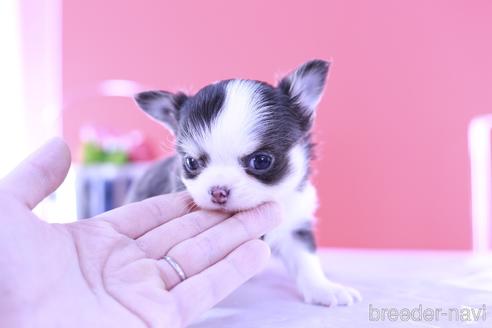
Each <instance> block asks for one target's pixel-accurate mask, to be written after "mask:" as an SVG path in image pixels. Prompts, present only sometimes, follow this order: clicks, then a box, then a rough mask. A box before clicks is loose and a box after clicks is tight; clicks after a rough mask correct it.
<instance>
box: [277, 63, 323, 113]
mask: <svg viewBox="0 0 492 328" xmlns="http://www.w3.org/2000/svg"><path fill="white" fill-rule="evenodd" d="M329 68H330V63H329V62H327V61H324V60H320V59H315V60H311V61H308V62H307V63H304V64H303V65H301V66H300V67H299V68H297V69H296V70H295V71H293V72H291V73H290V74H289V75H287V76H286V77H284V78H283V79H282V80H280V82H279V84H278V88H279V89H280V90H282V92H284V93H285V94H287V95H288V96H289V97H290V98H291V99H292V100H293V101H295V102H296V103H297V104H298V105H300V106H301V109H302V110H303V111H305V114H307V115H312V114H313V113H314V111H315V109H316V106H318V104H319V101H320V100H321V96H322V94H323V90H324V87H325V82H326V76H327V75H328V70H329Z"/></svg>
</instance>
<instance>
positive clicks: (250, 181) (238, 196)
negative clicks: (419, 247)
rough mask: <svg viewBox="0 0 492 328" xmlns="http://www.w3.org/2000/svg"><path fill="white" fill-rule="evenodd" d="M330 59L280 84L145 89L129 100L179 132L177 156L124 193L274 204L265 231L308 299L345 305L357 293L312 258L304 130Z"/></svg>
mask: <svg viewBox="0 0 492 328" xmlns="http://www.w3.org/2000/svg"><path fill="white" fill-rule="evenodd" d="M327 71H328V63H326V62H323V61H319V60H315V61H311V62H308V63H306V64H304V65H303V66H301V67H300V68H299V69H297V70H296V71H294V72H293V73H291V74H290V75H288V76H287V77H285V78H284V79H282V80H281V81H280V83H279V84H278V86H277V87H273V86H271V85H268V84H266V83H264V82H259V81H252V80H227V81H221V82H218V83H215V84H212V85H209V86H207V87H205V88H203V89H202V90H200V91H199V92H198V93H197V94H196V95H194V96H191V97H190V96H186V95H184V94H182V93H178V94H171V93H168V92H163V91H149V92H144V93H141V94H139V95H137V97H136V101H137V103H138V104H139V106H140V107H142V108H143V109H144V110H145V111H146V112H147V113H148V114H149V115H150V116H152V117H153V118H155V119H157V120H159V121H161V122H163V123H164V124H165V125H166V126H167V127H169V128H170V129H171V130H173V132H174V133H175V135H176V143H177V152H178V155H176V156H174V157H172V158H169V159H166V160H164V161H160V162H158V163H156V164H155V165H154V166H153V167H151V168H150V169H149V170H148V171H147V172H146V173H145V174H144V175H143V176H142V178H141V179H140V180H139V181H138V182H137V183H136V184H135V186H134V187H133V189H132V191H131V196H130V198H131V200H132V201H136V200H141V199H145V198H148V197H152V196H156V195H160V194H164V193H168V192H174V191H179V190H183V189H187V190H188V192H189V193H190V194H191V196H192V197H193V199H194V201H195V203H196V204H197V205H198V206H200V207H202V208H206V209H219V210H224V211H231V212H234V211H238V210H244V209H248V208H252V207H255V206H258V205H259V204H261V203H264V202H267V201H275V202H277V203H278V204H280V205H281V206H282V208H283V213H284V221H283V223H282V225H281V226H280V227H278V228H276V229H275V230H274V231H272V232H271V233H269V234H267V235H266V236H265V241H267V242H268V243H269V244H270V245H271V247H272V250H273V252H274V254H277V255H279V256H280V257H281V259H282V260H283V262H284V263H285V265H286V267H287V269H288V271H289V272H290V274H291V275H292V276H293V278H294V279H295V281H296V284H297V286H298V288H299V290H300V291H301V293H302V294H303V296H304V299H305V300H306V301H307V302H310V303H314V304H322V305H334V304H351V303H352V302H353V301H354V300H358V299H360V295H359V294H358V292H357V291H355V290H353V289H351V288H348V287H344V286H341V285H339V284H335V283H333V282H331V281H329V280H328V279H327V278H326V277H325V276H324V274H323V271H322V268H321V265H320V263H319V260H318V258H317V256H316V255H315V242H314V235H313V221H314V212H315V210H316V205H317V199H316V191H315V189H314V187H313V186H312V184H311V182H310V181H309V174H310V159H311V157H312V154H311V152H312V143H311V135H310V130H311V127H312V123H313V119H314V110H315V107H316V106H317V104H318V102H319V100H320V97H321V94H322V91H323V87H324V83H325V79H326V74H327Z"/></svg>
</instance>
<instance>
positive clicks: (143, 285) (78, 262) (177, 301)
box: [0, 139, 280, 327]
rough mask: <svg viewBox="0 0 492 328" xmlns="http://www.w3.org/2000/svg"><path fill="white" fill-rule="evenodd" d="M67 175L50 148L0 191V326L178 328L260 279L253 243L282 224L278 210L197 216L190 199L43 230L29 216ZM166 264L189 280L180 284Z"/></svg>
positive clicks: (66, 162) (260, 255)
mask: <svg viewBox="0 0 492 328" xmlns="http://www.w3.org/2000/svg"><path fill="white" fill-rule="evenodd" d="M69 166H70V154H69V151H68V149H67V147H66V145H65V144H64V143H63V141H61V140H58V139H55V140H53V141H51V142H50V143H48V144H47V145H45V146H44V147H43V148H41V149H40V150H39V151H38V152H36V153H35V154H33V155H31V156H30V157H29V158H28V159H27V160H25V161H24V162H23V163H22V164H21V165H20V166H19V167H17V169H15V170H14V171H13V172H12V173H11V174H9V175H8V176H6V177H5V178H4V179H3V180H2V181H1V182H0V223H1V225H2V227H1V228H0V295H2V297H1V298H0V326H2V327H22V326H27V327H58V326H60V327H79V326H80V327H100V326H101V327H141V326H142V327H145V326H152V327H179V326H184V325H186V324H188V323H190V321H192V320H193V319H194V318H196V317H197V316H198V315H200V314H201V313H203V312H205V311H206V310H207V309H209V308H210V307H212V306H213V305H215V304H216V303H218V302H219V301H220V300H222V299H223V298H224V297H225V296H227V295H228V294H229V293H231V292H232V291H233V290H234V289H236V288H237V287H238V286H239V285H241V284H242V283H243V282H245V281H246V280H248V279H249V278H251V277H252V276H253V275H254V274H256V273H257V272H258V271H260V270H261V269H262V268H263V267H264V265H265V264H266V262H267V259H268V258H269V254H270V252H269V248H268V246H267V245H266V244H265V243H264V242H263V241H261V240H258V239H257V238H258V237H260V236H261V235H263V234H265V233H266V232H268V231H269V230H271V229H272V228H274V227H275V226H276V225H277V224H278V223H279V217H280V215H279V210H278V207H277V206H276V205H274V204H266V205H263V206H260V207H258V208H256V209H253V210H250V211H247V212H242V213H238V214H236V215H233V216H232V217H230V215H228V214H224V213H219V212H210V211H193V212H190V208H191V207H192V203H191V200H190V198H189V196H188V195H187V194H186V193H179V194H171V195H165V196H159V197H155V198H152V199H148V200H145V201H143V202H139V203H134V204H130V205H127V206H124V207H121V208H118V209H115V210H113V211H110V212H107V213H104V214H102V215H100V216H98V217H95V218H91V219H87V220H83V221H78V222H76V223H70V224H48V223H46V222H44V221H41V220H40V219H39V218H38V217H37V216H36V215H34V214H33V213H32V209H33V208H34V207H35V206H36V205H37V204H38V203H39V202H40V201H41V200H42V199H43V198H44V197H46V196H47V195H49V194H50V193H51V192H53V191H54V190H55V189H56V188H57V187H58V186H59V185H60V184H61V182H62V180H63V179H64V177H65V176H66V174H67V171H68V168H69ZM166 254H167V255H169V256H171V257H172V258H173V259H174V260H175V261H176V262H178V263H179V264H180V266H181V267H182V269H183V270H184V272H185V274H186V275H187V277H188V279H186V280H184V281H183V282H180V278H179V276H178V275H177V273H176V272H175V271H174V270H173V268H172V267H171V266H170V265H169V264H168V263H167V262H166V261H164V260H162V257H163V256H164V255H166Z"/></svg>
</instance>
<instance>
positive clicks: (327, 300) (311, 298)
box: [301, 281, 362, 306]
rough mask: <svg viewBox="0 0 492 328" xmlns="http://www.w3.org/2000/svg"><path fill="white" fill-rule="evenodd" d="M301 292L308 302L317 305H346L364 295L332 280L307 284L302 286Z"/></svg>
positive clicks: (360, 298)
mask: <svg viewBox="0 0 492 328" xmlns="http://www.w3.org/2000/svg"><path fill="white" fill-rule="evenodd" d="M301 292H302V294H303V295H304V301H305V302H306V303H310V304H315V305H323V306H336V305H345V306H346V305H352V304H354V303H355V302H360V301H361V300H362V296H361V295H360V293H359V292H358V291H357V290H356V289H354V288H351V287H346V286H343V285H340V284H336V283H333V282H330V281H323V282H319V283H314V284H308V285H305V286H303V287H301Z"/></svg>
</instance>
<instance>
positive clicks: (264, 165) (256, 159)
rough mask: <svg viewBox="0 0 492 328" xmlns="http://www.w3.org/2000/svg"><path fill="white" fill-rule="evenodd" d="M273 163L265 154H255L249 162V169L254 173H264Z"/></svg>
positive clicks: (271, 158) (270, 157)
mask: <svg viewBox="0 0 492 328" xmlns="http://www.w3.org/2000/svg"><path fill="white" fill-rule="evenodd" d="M272 163H273V157H272V156H270V155H267V154H257V155H255V156H253V157H251V159H250V160H249V167H250V168H251V169H253V170H255V171H266V170H268V169H269V168H270V167H271V166H272Z"/></svg>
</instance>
